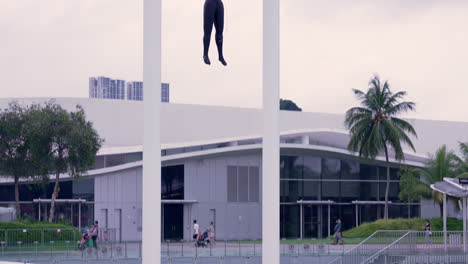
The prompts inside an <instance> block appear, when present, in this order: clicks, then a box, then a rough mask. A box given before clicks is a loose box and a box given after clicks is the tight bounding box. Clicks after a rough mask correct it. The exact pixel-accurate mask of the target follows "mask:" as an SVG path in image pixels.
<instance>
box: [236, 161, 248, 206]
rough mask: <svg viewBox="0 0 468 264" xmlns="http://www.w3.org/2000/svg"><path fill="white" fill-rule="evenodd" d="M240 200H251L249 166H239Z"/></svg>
mask: <svg viewBox="0 0 468 264" xmlns="http://www.w3.org/2000/svg"><path fill="white" fill-rule="evenodd" d="M237 172H238V174H237V176H238V184H239V185H238V201H239V202H248V201H249V167H247V166H239V167H238V171H237Z"/></svg>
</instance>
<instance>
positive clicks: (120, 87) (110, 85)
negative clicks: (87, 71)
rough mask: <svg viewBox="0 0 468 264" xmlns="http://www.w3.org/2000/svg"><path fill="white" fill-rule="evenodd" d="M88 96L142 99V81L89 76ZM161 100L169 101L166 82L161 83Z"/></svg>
mask: <svg viewBox="0 0 468 264" xmlns="http://www.w3.org/2000/svg"><path fill="white" fill-rule="evenodd" d="M125 89H126V91H125ZM125 95H126V96H125ZM89 97H90V98H106V99H120V100H124V99H127V100H134V101H143V82H135V81H130V82H126V81H124V80H113V79H110V78H107V77H102V76H100V77H97V78H95V77H91V78H89ZM161 102H163V103H169V84H168V83H161Z"/></svg>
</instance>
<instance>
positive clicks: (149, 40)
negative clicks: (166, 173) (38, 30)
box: [142, 0, 161, 264]
mask: <svg viewBox="0 0 468 264" xmlns="http://www.w3.org/2000/svg"><path fill="white" fill-rule="evenodd" d="M143 1H144V2H143V35H144V36H143V83H144V138H143V233H142V234H143V251H142V254H143V264H159V263H161V256H160V254H161V253H160V248H161V145H160V129H159V128H160V116H159V107H160V104H161V0H143Z"/></svg>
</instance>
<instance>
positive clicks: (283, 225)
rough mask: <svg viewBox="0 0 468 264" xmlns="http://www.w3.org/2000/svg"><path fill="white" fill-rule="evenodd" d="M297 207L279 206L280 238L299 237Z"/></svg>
mask: <svg viewBox="0 0 468 264" xmlns="http://www.w3.org/2000/svg"><path fill="white" fill-rule="evenodd" d="M299 218H300V209H299V205H281V206H280V219H281V221H280V236H281V238H297V237H299V236H300V234H299V232H300V222H299V221H300V220H299Z"/></svg>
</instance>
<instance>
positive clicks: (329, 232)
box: [328, 204, 331, 236]
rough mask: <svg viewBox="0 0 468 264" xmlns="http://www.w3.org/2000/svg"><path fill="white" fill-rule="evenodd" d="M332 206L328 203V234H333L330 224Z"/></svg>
mask: <svg viewBox="0 0 468 264" xmlns="http://www.w3.org/2000/svg"><path fill="white" fill-rule="evenodd" d="M330 208H331V206H330V204H328V236H330V235H331V227H330V225H331V214H330Z"/></svg>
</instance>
